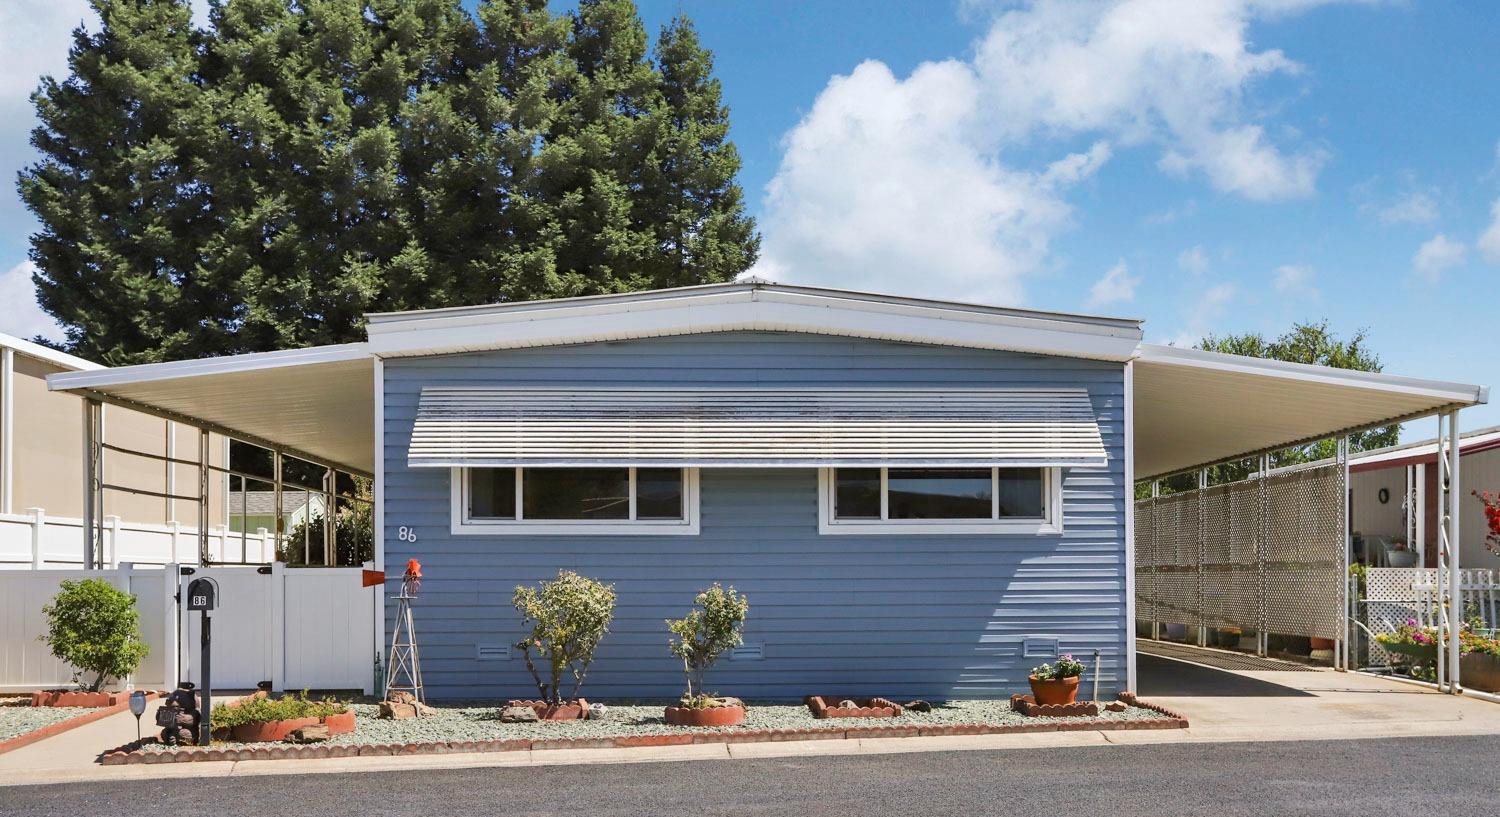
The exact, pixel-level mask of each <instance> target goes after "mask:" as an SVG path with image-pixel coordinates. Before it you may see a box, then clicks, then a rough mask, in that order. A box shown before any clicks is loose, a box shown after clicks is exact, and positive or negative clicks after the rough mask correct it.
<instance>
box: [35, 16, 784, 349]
mask: <svg viewBox="0 0 1500 817" xmlns="http://www.w3.org/2000/svg"><path fill="white" fill-rule="evenodd" d="M94 5H95V7H96V8H97V10H98V12H99V15H100V18H101V22H102V24H101V25H100V26H99V27H98V28H97V30H95V31H92V32H91V31H89V30H86V29H84V28H79V29H78V30H77V31H76V32H75V33H74V41H73V49H72V52H71V54H70V56H69V61H68V65H69V73H68V75H67V76H66V77H64V78H62V79H61V80H58V79H53V78H46V79H44V80H43V82H42V84H41V87H40V88H39V89H38V91H37V92H36V94H35V95H34V97H33V100H34V103H35V105H36V108H37V113H38V117H39V120H40V125H39V127H37V128H36V130H35V131H34V132H33V137H32V138H33V143H34V144H35V146H36V148H37V150H38V152H39V154H40V159H39V160H38V161H37V162H36V163H35V164H33V165H31V166H30V167H28V168H27V169H26V170H25V171H24V172H23V173H22V174H21V178H20V193H21V197H22V199H23V200H24V201H25V202H26V204H27V206H28V207H29V208H30V209H31V211H32V212H33V213H35V214H36V216H37V218H38V220H39V221H40V222H41V228H40V229H39V230H38V232H37V233H36V234H35V235H34V236H33V238H32V251H31V257H32V259H33V260H34V261H35V262H36V263H37V265H38V267H39V272H38V274H37V275H36V277H35V282H36V284H37V288H38V296H39V299H40V301H41V303H42V305H43V307H44V308H45V309H46V310H47V311H48V312H49V313H50V314H51V315H53V316H54V317H55V318H57V319H58V321H59V322H60V323H61V324H62V325H63V326H64V327H65V328H66V330H67V335H68V345H69V346H70V347H71V349H72V351H75V352H77V353H79V354H83V355H86V356H89V357H92V358H95V359H99V360H101V361H104V362H107V363H110V364H115V365H118V364H124V363H141V362H151V361H155V360H170V359H181V358H189V357H201V356H207V355H215V354H226V353H235V352H249V351H262V350H269V349H280V348H291V347H299V346H305V345H310V344H319V343H337V342H344V341H352V340H362V339H363V325H362V316H363V314H364V313H366V312H370V311H383V310H400V309H420V308H427V307H440V306H452V305H458V304H473V303H491V302H496V301H515V300H525V299H533V298H543V297H561V296H574V295H589V294H599V293H609V292H621V291H630V290H637V289H642V288H650V287H666V286H676V285H680V284H688V283H706V282H713V281H722V280H727V279H729V278H732V277H733V276H734V275H736V274H738V273H740V272H742V271H744V270H745V269H747V268H748V267H749V266H750V265H751V264H752V263H753V262H754V260H755V257H756V254H757V252H758V249H759V239H758V237H757V236H756V235H755V232H754V224H753V222H752V221H751V220H750V219H749V218H748V216H746V214H745V208H744V202H743V194H742V192H741V190H740V188H739V186H738V185H737V184H736V183H735V176H736V174H737V173H738V171H739V166H740V159H739V156H738V153H737V152H736V150H735V147H734V145H733V143H731V142H730V141H729V139H728V127H729V120H728V111H727V109H726V108H725V107H724V106H723V104H722V100H721V93H720V87H719V84H718V81H717V80H716V79H714V78H713V76H712V57H711V55H710V54H709V52H708V51H707V50H705V49H703V48H702V47H701V45H700V44H699V42H698V38H697V35H696V33H695V32H694V31H693V28H692V26H691V24H690V23H688V21H687V20H686V19H685V18H679V19H677V20H674V21H673V22H672V23H670V24H669V25H667V26H666V27H665V28H664V29H663V30H662V32H661V34H660V36H659V37H658V38H657V42H656V46H655V50H654V52H653V51H652V49H651V43H650V37H649V36H648V35H647V33H646V31H645V29H644V28H643V26H642V24H641V21H640V17H639V14H638V13H637V10H636V7H635V4H634V2H632V1H631V0H582V2H580V3H579V4H578V8H577V9H576V10H575V11H572V12H570V13H562V14H559V13H555V12H554V11H552V10H551V9H549V8H548V4H547V2H546V0H481V2H479V3H478V4H477V6H474V7H473V8H472V10H470V9H468V8H465V6H464V5H463V4H462V3H460V2H459V0H222V2H220V3H217V4H214V5H213V6H212V7H211V9H210V13H209V24H208V26H207V27H206V28H204V29H195V28H194V27H193V25H192V23H191V12H190V7H189V2H188V0H94Z"/></svg>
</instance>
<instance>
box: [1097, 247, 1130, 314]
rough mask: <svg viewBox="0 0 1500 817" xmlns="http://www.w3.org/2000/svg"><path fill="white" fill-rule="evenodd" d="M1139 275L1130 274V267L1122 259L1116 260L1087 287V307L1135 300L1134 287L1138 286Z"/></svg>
mask: <svg viewBox="0 0 1500 817" xmlns="http://www.w3.org/2000/svg"><path fill="white" fill-rule="evenodd" d="M1140 284H1141V277H1140V276H1139V275H1131V274H1130V268H1129V267H1127V266H1126V265H1125V261H1124V259H1121V260H1120V261H1118V262H1116V263H1115V265H1114V266H1113V267H1110V268H1109V270H1108V271H1107V272H1105V273H1104V276H1103V277H1102V278H1100V279H1099V280H1098V281H1095V282H1094V286H1093V287H1092V288H1090V289H1089V302H1088V305H1089V308H1090V309H1093V308H1095V307H1100V306H1107V305H1109V304H1114V303H1123V302H1125V301H1133V300H1135V289H1136V287H1138V286H1140Z"/></svg>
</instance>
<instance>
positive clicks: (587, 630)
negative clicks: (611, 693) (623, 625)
mask: <svg viewBox="0 0 1500 817" xmlns="http://www.w3.org/2000/svg"><path fill="white" fill-rule="evenodd" d="M511 603H512V604H514V605H515V607H516V610H517V611H518V612H520V614H521V623H522V624H523V625H525V626H529V627H530V628H531V633H530V635H528V636H527V637H526V639H525V640H523V641H521V642H519V643H518V644H516V646H517V647H518V648H520V650H521V657H522V658H524V659H525V661H526V669H527V670H529V671H530V672H531V677H532V679H533V680H535V681H536V688H537V692H538V694H539V695H540V696H541V700H543V701H546V702H548V703H550V704H554V705H556V704H560V703H562V700H563V695H562V680H563V675H564V674H565V673H567V674H570V675H571V676H572V678H573V691H572V692H571V693H569V695H568V697H569V698H576V697H578V688H579V687H581V686H582V685H583V678H584V676H585V675H586V674H587V673H588V669H589V665H590V664H592V663H593V661H594V650H596V649H598V647H599V642H600V641H601V640H603V638H604V636H605V634H607V633H608V632H609V622H610V619H612V618H613V617H614V613H615V588H614V585H608V584H602V583H600V582H597V581H594V580H593V579H590V578H586V577H584V576H580V575H578V574H577V573H574V572H572V571H570V570H559V571H558V572H557V578H556V579H553V580H552V581H544V582H542V583H541V584H539V585H538V586H536V587H526V586H525V585H518V586H517V587H516V592H515V594H514V595H513V596H512V597H511ZM533 650H534V651H535V652H536V654H537V657H538V658H540V659H541V661H542V662H543V663H544V664H545V666H546V669H547V678H546V680H543V678H542V675H541V672H540V671H539V670H538V669H537V667H536V664H535V663H534V662H533V661H532V651H533Z"/></svg>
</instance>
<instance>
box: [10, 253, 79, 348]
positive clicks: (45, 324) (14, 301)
mask: <svg viewBox="0 0 1500 817" xmlns="http://www.w3.org/2000/svg"><path fill="white" fill-rule="evenodd" d="M34 272H36V264H33V263H31V262H30V261H22V262H21V263H19V264H17V265H15V266H14V267H11V268H10V269H9V270H6V271H5V273H4V274H3V275H0V304H5V310H4V311H3V312H0V332H5V333H6V334H9V335H15V336H16V337H18V338H21V339H23V340H31V339H32V338H34V337H36V336H37V335H41V336H42V337H44V338H48V339H50V340H62V339H63V332H62V328H61V327H59V326H58V325H57V321H54V320H52V316H51V315H48V314H47V313H46V312H43V311H42V308H41V307H40V306H38V305H37V302H36V287H34V286H32V283H31V275H32V273H34Z"/></svg>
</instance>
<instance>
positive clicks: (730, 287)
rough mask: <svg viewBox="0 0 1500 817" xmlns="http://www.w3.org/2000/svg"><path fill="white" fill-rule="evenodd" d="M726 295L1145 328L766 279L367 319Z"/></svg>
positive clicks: (1115, 320)
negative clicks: (774, 295) (773, 295)
mask: <svg viewBox="0 0 1500 817" xmlns="http://www.w3.org/2000/svg"><path fill="white" fill-rule="evenodd" d="M725 292H746V293H749V292H785V293H796V294H802V295H812V296H820V297H824V298H828V299H846V300H853V301H870V302H879V303H886V304H904V305H909V306H920V307H927V308H944V309H950V310H953V311H957V312H965V311H967V312H984V313H989V314H995V315H1008V316H1011V317H1016V318H1030V319H1044V320H1062V321H1071V322H1076V323H1085V324H1097V325H1100V326H1110V327H1117V328H1127V329H1128V328H1139V327H1140V324H1141V321H1140V320H1139V319H1136V318H1120V317H1113V316H1107V315H1094V314H1087V313H1081V312H1058V311H1051V310H1040V309H1025V308H1021V307H1006V306H994V305H991V304H981V303H974V302H971V301H953V300H946V299H940V298H917V297H910V296H905V295H889V294H885V293H879V292H868V291H864V290H853V289H836V288H833V287H815V286H801V285H796V284H778V283H775V282H772V281H764V280H761V279H747V280H739V281H725V282H721V283H716V284H697V285H693V286H684V287H672V288H668V289H650V290H641V291H638V292H619V293H608V294H603V295H582V296H577V297H572V298H548V299H543V300H537V301H510V302H504V303H493V304H478V305H474V306H450V307H443V308H439V309H415V310H408V311H404V312H372V313H369V314H367V315H365V319H366V321H367V322H368V323H369V324H370V325H377V324H384V323H396V322H402V321H411V320H440V319H444V318H456V317H464V316H474V317H481V316H491V315H495V314H501V313H505V312H517V311H526V312H529V311H534V310H538V309H567V308H570V307H586V306H591V305H597V304H624V303H640V302H643V301H667V300H681V299H684V298H700V297H703V296H705V295H714V294H719V293H725Z"/></svg>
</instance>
